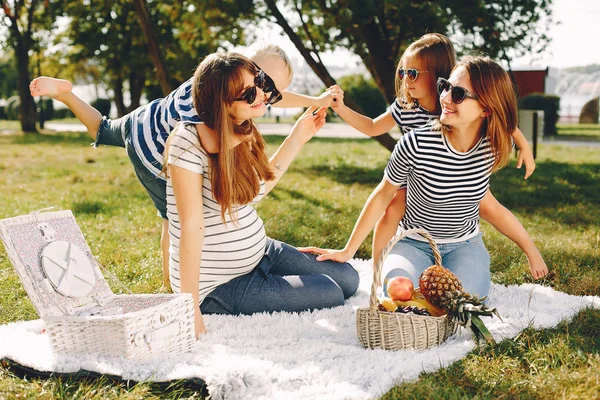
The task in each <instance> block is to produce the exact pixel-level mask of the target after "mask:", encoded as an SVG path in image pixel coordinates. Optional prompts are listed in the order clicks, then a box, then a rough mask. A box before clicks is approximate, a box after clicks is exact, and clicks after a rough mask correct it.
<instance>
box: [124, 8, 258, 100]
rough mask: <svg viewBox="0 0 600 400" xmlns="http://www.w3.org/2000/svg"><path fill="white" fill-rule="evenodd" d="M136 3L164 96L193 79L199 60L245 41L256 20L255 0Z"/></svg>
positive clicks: (139, 19)
mask: <svg viewBox="0 0 600 400" xmlns="http://www.w3.org/2000/svg"><path fill="white" fill-rule="evenodd" d="M134 3H135V5H136V11H137V13H138V21H139V23H140V25H141V26H142V29H143V31H144V40H145V42H146V44H147V48H148V52H149V53H150V54H151V59H152V63H153V65H154V71H155V74H156V76H157V80H158V82H159V83H160V88H161V90H162V94H163V95H166V94H168V93H169V92H170V91H171V90H172V89H173V88H174V86H176V85H178V84H180V83H182V82H183V81H185V80H187V79H189V78H190V77H191V75H192V74H193V70H194V68H195V67H196V66H197V64H198V62H199V60H200V59H201V58H203V57H204V56H206V55H207V54H210V53H213V52H215V51H217V50H218V49H219V48H226V47H225V46H227V45H237V44H244V39H245V32H246V31H247V30H246V29H244V27H245V26H246V25H247V21H248V20H249V19H252V20H254V19H255V17H253V16H252V12H253V10H254V5H253V3H252V2H251V1H236V0H219V1H215V0H190V1H180V0H179V1H177V0H163V1H160V2H158V1H148V2H145V1H144V0H134ZM170 21H173V23H171V22H170ZM227 47H228V46H227ZM154 93H156V91H154Z"/></svg>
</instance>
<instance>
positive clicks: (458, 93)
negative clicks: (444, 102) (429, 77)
mask: <svg viewBox="0 0 600 400" xmlns="http://www.w3.org/2000/svg"><path fill="white" fill-rule="evenodd" d="M437 91H438V93H439V94H440V95H442V94H443V93H446V92H450V96H451V97H452V101H453V102H454V104H460V103H462V102H463V101H465V99H466V98H469V99H473V100H479V97H477V95H476V94H475V93H473V92H469V91H468V90H467V89H465V88H464V87H462V86H453V85H452V84H451V83H450V82H448V80H447V79H444V78H438V80H437Z"/></svg>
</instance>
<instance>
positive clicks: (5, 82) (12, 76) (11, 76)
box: [0, 52, 19, 99]
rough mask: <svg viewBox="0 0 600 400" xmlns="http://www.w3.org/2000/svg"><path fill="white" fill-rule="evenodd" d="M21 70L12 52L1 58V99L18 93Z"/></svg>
mask: <svg viewBox="0 0 600 400" xmlns="http://www.w3.org/2000/svg"><path fill="white" fill-rule="evenodd" d="M18 77H19V71H18V70H17V65H16V60H15V58H14V56H13V54H12V52H10V53H9V56H7V55H6V54H5V55H4V56H2V57H1V58H0V99H6V98H9V97H11V96H14V95H16V94H17V81H18Z"/></svg>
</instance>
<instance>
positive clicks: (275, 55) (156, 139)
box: [30, 44, 333, 288]
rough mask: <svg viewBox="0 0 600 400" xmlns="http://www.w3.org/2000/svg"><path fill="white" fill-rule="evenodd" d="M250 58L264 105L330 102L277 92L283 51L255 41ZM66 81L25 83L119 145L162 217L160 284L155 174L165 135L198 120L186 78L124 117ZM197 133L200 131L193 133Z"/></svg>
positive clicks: (286, 64) (208, 135)
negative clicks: (101, 108)
mask: <svg viewBox="0 0 600 400" xmlns="http://www.w3.org/2000/svg"><path fill="white" fill-rule="evenodd" d="M249 52H250V54H251V58H252V60H253V61H254V62H255V63H257V64H258V65H260V67H261V68H262V70H263V71H265V73H264V74H263V75H261V77H260V82H259V84H260V86H261V89H264V92H265V93H266V94H268V96H267V97H266V99H265V102H266V103H267V104H273V105H275V106H281V107H305V106H311V105H314V106H318V107H329V105H330V104H331V102H332V101H333V96H332V92H333V90H328V91H326V92H325V93H323V94H322V95H321V96H319V97H310V96H304V95H301V94H297V93H292V92H283V90H284V89H286V88H287V87H288V86H289V84H290V82H291V80H292V65H291V62H290V60H289V58H288V57H287V55H286V54H285V52H284V51H283V50H282V49H281V48H280V47H279V46H276V45H269V44H267V45H265V44H255V45H253V46H250V48H249ZM72 87H73V85H72V84H71V82H69V81H65V80H61V79H53V78H48V77H44V76H42V77H39V78H36V79H34V80H33V81H32V82H31V84H30V90H31V95H32V96H48V97H51V98H53V99H55V100H58V101H60V102H62V103H64V104H65V105H66V106H67V107H69V109H70V110H71V111H72V112H73V113H74V114H75V116H76V117H77V118H78V119H79V120H80V121H81V122H82V123H83V124H84V125H85V126H86V127H87V129H88V133H89V135H90V136H91V138H92V139H94V140H95V145H99V144H105V145H110V146H118V147H125V148H126V151H127V155H128V156H129V159H130V160H131V163H132V165H133V168H134V170H135V173H136V176H137V177H138V179H139V181H140V182H141V184H142V185H143V186H144V188H145V189H146V191H147V193H148V195H149V196H150V198H151V199H152V202H153V203H154V206H155V207H156V209H157V212H158V214H159V215H160V216H161V217H162V218H163V224H162V233H161V248H162V264H163V265H162V267H163V286H164V287H165V288H168V287H169V286H170V284H169V280H168V277H169V275H168V268H169V265H168V259H169V253H168V251H169V235H168V221H167V203H166V193H165V189H166V181H165V178H164V176H162V175H161V170H162V168H163V151H164V146H165V142H166V140H167V137H168V136H169V134H170V133H171V131H172V130H173V128H174V126H175V124H177V123H178V122H179V121H182V122H188V123H191V124H201V123H202V119H201V118H199V117H198V113H197V111H196V109H195V108H194V106H193V104H192V92H191V90H192V89H191V88H192V79H191V78H190V79H189V80H188V81H186V82H184V83H183V84H182V85H181V86H180V87H179V88H177V89H176V90H174V91H173V92H172V93H170V94H169V95H168V96H167V97H165V98H162V99H156V100H153V101H151V102H150V103H148V104H146V105H144V106H141V107H139V108H137V109H136V110H135V111H133V112H131V113H129V114H128V115H126V116H124V117H122V118H119V119H116V120H110V119H107V118H106V117H103V116H102V115H101V114H100V112H98V110H96V109H95V108H93V107H92V106H90V105H89V104H87V103H85V102H84V101H82V100H81V99H80V98H78V97H77V96H76V95H75V94H73V92H72V91H71V89H72ZM199 133H200V132H199ZM201 140H202V143H203V144H204V146H205V147H206V148H208V149H209V152H214V151H215V150H214V149H215V148H216V145H215V143H214V141H215V139H214V133H212V132H210V131H209V130H205V131H204V133H203V134H202V136H201Z"/></svg>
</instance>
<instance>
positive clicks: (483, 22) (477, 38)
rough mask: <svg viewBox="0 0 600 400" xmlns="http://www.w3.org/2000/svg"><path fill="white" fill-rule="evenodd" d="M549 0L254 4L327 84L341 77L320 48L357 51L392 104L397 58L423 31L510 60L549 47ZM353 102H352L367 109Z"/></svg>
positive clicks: (267, 0) (266, 0)
mask: <svg viewBox="0 0 600 400" xmlns="http://www.w3.org/2000/svg"><path fill="white" fill-rule="evenodd" d="M550 5H551V0H501V1H494V2H484V1H480V0H466V1H463V0H460V1H458V0H441V1H409V0H371V1H363V0H329V1H323V0H283V1H280V2H277V1H276V0H262V1H257V2H256V10H255V14H257V15H263V16H265V18H267V19H268V20H269V21H271V22H274V23H277V24H278V25H280V26H281V28H282V29H283V30H284V32H285V33H286V34H287V35H288V36H289V38H290V40H291V41H292V42H293V43H294V45H295V46H296V48H297V49H298V50H299V51H300V54H302V56H303V58H304V59H305V60H306V62H307V63H308V65H309V66H310V67H311V68H312V69H313V71H314V72H315V73H316V74H317V76H319V78H320V79H321V80H322V81H323V83H324V84H325V85H326V86H330V85H332V84H334V83H335V80H334V79H333V78H332V77H331V75H330V74H329V72H328V70H327V68H326V67H325V65H324V64H323V63H322V61H321V57H320V53H321V52H323V51H326V50H333V49H335V48H337V47H343V48H346V49H349V50H351V51H352V52H353V53H355V54H356V55H358V56H359V57H360V58H361V59H362V61H363V63H364V65H365V67H366V68H367V69H368V71H369V73H370V74H371V76H372V77H373V79H374V81H375V83H376V84H377V86H378V87H379V89H380V90H381V92H382V93H383V95H384V96H385V98H386V99H387V101H388V103H389V102H391V101H392V99H393V98H394V97H395V93H394V79H395V67H396V63H397V61H398V59H399V58H400V56H401V55H402V52H403V51H404V50H405V49H406V47H407V46H408V45H409V44H410V42H411V41H413V40H415V39H417V38H419V37H420V36H422V35H423V34H424V33H427V32H439V33H445V34H458V33H461V35H462V38H464V40H463V41H461V42H460V45H461V46H460V48H461V49H463V50H464V51H475V50H477V51H482V52H485V53H487V54H489V55H490V56H491V57H495V58H502V59H505V60H509V59H510V56H511V55H512V54H517V55H518V54H521V53H525V52H537V51H540V50H543V49H544V48H545V47H546V45H547V44H548V41H549V38H548V36H547V34H546V32H547V29H548V27H549V26H550V24H551V23H552V17H551V10H550ZM283 10H286V11H285V13H284V11H283ZM289 10H292V11H289ZM348 100H349V101H348V103H347V104H348V105H349V106H350V107H352V108H354V109H356V110H357V111H359V112H360V111H362V110H361V109H360V107H358V106H357V105H356V103H353V102H352V101H351V99H348ZM376 140H378V141H379V142H380V143H382V144H383V145H384V146H385V147H387V148H388V149H390V150H392V149H393V146H394V144H395V141H394V140H393V139H392V138H391V136H389V135H382V136H378V137H376Z"/></svg>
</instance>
